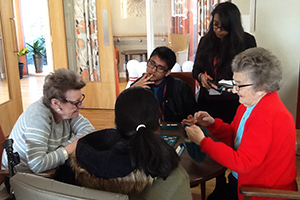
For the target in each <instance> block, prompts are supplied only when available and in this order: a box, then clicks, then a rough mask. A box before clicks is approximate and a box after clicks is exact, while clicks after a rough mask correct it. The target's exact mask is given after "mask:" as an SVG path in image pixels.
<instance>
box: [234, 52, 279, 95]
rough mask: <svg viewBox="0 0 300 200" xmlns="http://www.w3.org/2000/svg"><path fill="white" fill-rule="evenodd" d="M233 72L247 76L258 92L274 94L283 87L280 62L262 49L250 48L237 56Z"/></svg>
mask: <svg viewBox="0 0 300 200" xmlns="http://www.w3.org/2000/svg"><path fill="white" fill-rule="evenodd" d="M232 72H239V73H242V74H243V75H245V76H246V77H247V78H248V79H249V80H250V81H251V82H252V83H253V85H254V86H253V88H254V90H256V91H266V92H268V93H272V92H275V91H277V90H279V89H280V87H281V85H282V67H281V63H280V61H279V60H278V59H277V57H276V56H274V55H273V54H272V53H271V52H270V51H268V50H266V49H264V48H261V47H256V48H250V49H247V50H245V51H243V52H241V53H239V54H238V55H236V56H235V57H234V59H233V61H232Z"/></svg>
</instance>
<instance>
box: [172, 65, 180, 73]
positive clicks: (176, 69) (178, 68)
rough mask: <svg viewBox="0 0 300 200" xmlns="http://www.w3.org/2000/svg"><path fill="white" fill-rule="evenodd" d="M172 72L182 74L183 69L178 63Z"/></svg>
mask: <svg viewBox="0 0 300 200" xmlns="http://www.w3.org/2000/svg"><path fill="white" fill-rule="evenodd" d="M171 72H181V67H180V65H179V64H178V63H175V65H174V66H173V68H172V69H171Z"/></svg>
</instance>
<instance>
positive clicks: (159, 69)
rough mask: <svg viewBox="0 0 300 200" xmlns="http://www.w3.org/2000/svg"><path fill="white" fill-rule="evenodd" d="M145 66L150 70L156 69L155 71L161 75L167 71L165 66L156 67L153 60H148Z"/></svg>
mask: <svg viewBox="0 0 300 200" xmlns="http://www.w3.org/2000/svg"><path fill="white" fill-rule="evenodd" d="M147 66H148V67H149V68H150V69H154V67H156V70H157V71H158V72H159V73H163V72H165V71H168V70H166V69H165V66H162V65H156V63H155V62H154V61H153V60H148V62H147Z"/></svg>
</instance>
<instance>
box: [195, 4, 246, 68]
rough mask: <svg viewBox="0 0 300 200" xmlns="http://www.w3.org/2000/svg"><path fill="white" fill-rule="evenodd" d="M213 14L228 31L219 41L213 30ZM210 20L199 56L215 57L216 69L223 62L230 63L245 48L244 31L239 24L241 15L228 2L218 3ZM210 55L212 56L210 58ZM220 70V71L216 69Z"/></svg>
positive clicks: (234, 6) (236, 8)
mask: <svg viewBox="0 0 300 200" xmlns="http://www.w3.org/2000/svg"><path fill="white" fill-rule="evenodd" d="M215 14H219V16H220V20H221V25H222V28H224V29H225V30H226V31H228V34H227V35H226V36H225V37H224V38H223V39H220V38H218V37H217V36H216V34H215V33H214V30H213V21H214V17H215ZM211 15H212V20H211V22H210V25H209V31H208V32H207V34H206V35H205V36H204V37H205V38H203V39H204V40H203V45H201V46H202V47H203V48H202V49H199V50H201V55H203V56H209V57H210V60H212V59H214V56H215V55H217V58H218V60H219V61H218V63H217V65H216V68H218V67H219V66H221V65H222V64H223V63H224V62H225V63H228V62H231V60H232V59H233V57H234V56H235V55H236V54H238V53H239V52H241V51H243V50H244V49H245V47H246V44H245V39H244V29H243V27H242V23H241V13H240V11H239V9H238V7H237V6H236V5H234V4H233V3H230V2H224V3H220V4H218V5H217V6H216V8H215V9H214V10H213V11H212V13H211ZM212 55H214V56H213V57H212ZM218 70H222V69H218Z"/></svg>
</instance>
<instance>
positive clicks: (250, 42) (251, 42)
mask: <svg viewBox="0 0 300 200" xmlns="http://www.w3.org/2000/svg"><path fill="white" fill-rule="evenodd" d="M244 38H245V41H246V44H247V48H251V47H256V40H255V37H254V36H253V35H251V34H250V33H247V32H244Z"/></svg>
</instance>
